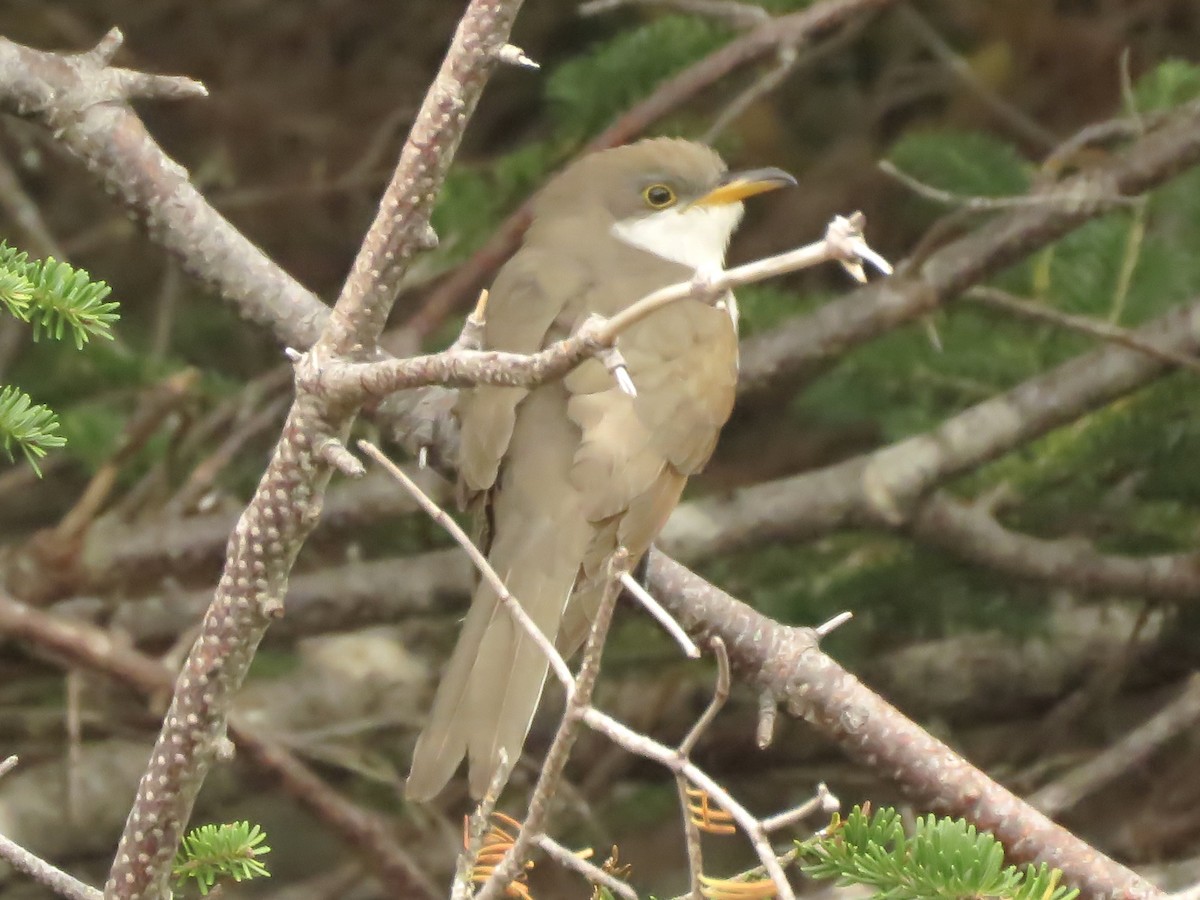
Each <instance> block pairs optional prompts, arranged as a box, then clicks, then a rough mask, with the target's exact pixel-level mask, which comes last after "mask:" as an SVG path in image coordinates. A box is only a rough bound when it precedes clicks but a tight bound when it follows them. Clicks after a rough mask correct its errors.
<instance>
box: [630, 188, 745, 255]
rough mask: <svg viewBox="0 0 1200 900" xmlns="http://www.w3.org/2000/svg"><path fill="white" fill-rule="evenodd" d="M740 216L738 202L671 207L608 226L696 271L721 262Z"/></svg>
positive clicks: (657, 253)
mask: <svg viewBox="0 0 1200 900" xmlns="http://www.w3.org/2000/svg"><path fill="white" fill-rule="evenodd" d="M741 219H742V204H740V203H725V204H721V205H720V206H691V207H684V208H682V209H680V208H678V207H672V208H671V209H664V210H662V211H660V212H656V213H651V214H650V215H648V216H642V217H640V218H635V219H623V220H621V221H620V222H617V223H615V224H614V225H613V226H612V234H613V237H615V238H617V240H620V241H623V242H624V243H626V244H630V245H631V246H634V247H637V248H638V249H640V250H645V251H647V252H649V253H653V254H654V255H655V256H660V257H662V258H663V259H669V260H670V261H671V262H677V263H679V264H680V265H684V266H687V267H688V268H689V269H696V270H699V271H712V270H718V269H721V268H723V267H724V265H725V248H726V247H728V246H729V239H730V238H731V237H733V230H734V229H735V228H737V226H738V222H740V221H741Z"/></svg>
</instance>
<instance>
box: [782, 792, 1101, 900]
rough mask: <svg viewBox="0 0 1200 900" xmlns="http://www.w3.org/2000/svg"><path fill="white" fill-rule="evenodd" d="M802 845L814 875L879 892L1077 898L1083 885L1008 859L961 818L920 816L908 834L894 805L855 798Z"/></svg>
mask: <svg viewBox="0 0 1200 900" xmlns="http://www.w3.org/2000/svg"><path fill="white" fill-rule="evenodd" d="M797 847H798V848H799V851H800V860H801V861H802V868H803V870H804V872H805V874H807V875H808V876H810V877H812V878H817V879H823V880H824V879H836V880H837V882H838V883H839V884H841V885H862V886H864V887H868V888H872V889H874V891H875V894H874V896H875V897H877V898H880V900H937V898H946V900H958V898H962V897H994V898H1003V900H1072V898H1074V897H1075V896H1076V895H1077V894H1078V893H1079V892H1078V891H1076V890H1074V889H1070V888H1065V887H1063V886H1061V885H1060V884H1059V883H1058V881H1059V878H1060V877H1061V874H1062V873H1061V872H1059V870H1057V869H1049V868H1047V867H1046V865H1045V864H1043V865H1041V866H1026V867H1025V868H1024V869H1023V870H1018V869H1017V867H1016V866H1005V865H1004V848H1003V847H1002V846H1001V845H1000V843H999V841H997V840H996V839H995V838H994V837H993V836H992V835H990V834H987V833H979V832H977V831H976V830H975V826H974V825H969V824H967V823H966V822H965V821H963V820H962V819H948V818H942V819H938V818H936V817H934V816H932V815H930V816H927V817H925V818H924V819H918V820H917V823H916V829H915V830H914V832H913V834H912V836H911V837H910V836H909V835H906V834H905V833H904V826H903V825H902V824H901V822H900V816H899V815H898V814H897V813H896V811H895V810H894V809H881V810H879V811H878V812H876V813H874V815H871V814H870V812H869V810H867V809H863V808H860V807H857V806H856V807H855V808H854V810H853V811H852V812H851V813H850V815H849V816H847V817H846V819H844V820H843V819H842V818H841V817H840V816H838V815H836V814H835V815H834V817H833V821H832V822H831V823H830V825H829V827H828V828H826V829H824V830H823V831H821V832H820V833H819V834H818V835H816V836H815V837H813V838H811V839H809V840H807V841H801V842H797Z"/></svg>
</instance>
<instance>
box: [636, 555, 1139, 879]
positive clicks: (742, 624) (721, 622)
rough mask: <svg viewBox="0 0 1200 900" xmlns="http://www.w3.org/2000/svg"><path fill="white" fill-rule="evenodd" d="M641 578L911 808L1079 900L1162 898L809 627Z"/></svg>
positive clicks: (669, 574)
mask: <svg viewBox="0 0 1200 900" xmlns="http://www.w3.org/2000/svg"><path fill="white" fill-rule="evenodd" d="M649 574H650V584H651V585H652V586H653V587H654V588H656V590H657V592H658V594H659V596H662V597H664V599H665V600H666V601H668V602H667V608H668V609H670V610H671V612H672V613H674V614H675V616H676V617H677V618H679V620H680V621H681V622H682V623H683V625H684V627H685V628H688V629H689V630H692V631H693V632H694V633H695V632H699V633H704V634H716V635H720V636H721V638H722V639H723V640H724V641H725V643H726V645H727V647H728V649H729V655H730V660H731V662H732V663H733V665H734V668H735V669H736V670H739V671H740V672H741V673H742V674H743V675H744V676H746V677H748V678H749V679H750V680H751V681H752V682H753V683H754V684H756V685H757V686H759V687H761V688H763V689H764V690H769V691H771V692H772V693H773V694H775V696H777V697H779V698H781V699H782V700H783V701H785V702H786V704H787V708H788V710H789V712H791V713H792V714H793V715H795V716H799V717H802V718H803V719H804V720H805V721H806V722H808V723H809V724H810V725H812V726H813V727H815V728H817V729H818V730H819V731H820V732H821V733H822V734H824V735H825V736H827V737H829V738H831V739H832V740H834V741H835V742H836V743H837V744H838V745H839V746H840V747H841V748H842V749H843V750H844V751H845V752H846V753H847V754H849V755H850V756H851V757H853V758H854V759H857V760H860V761H861V762H863V763H864V764H865V765H868V766H870V767H871V769H872V770H873V771H876V772H880V773H886V774H887V775H888V776H889V777H891V778H893V779H894V780H895V781H896V782H897V783H899V784H900V786H901V787H902V788H904V790H905V791H906V792H907V793H908V794H909V796H910V797H912V799H913V801H914V802H915V803H917V804H918V805H919V806H921V807H925V808H928V809H932V810H936V811H938V812H941V813H944V814H946V815H952V816H963V817H965V818H967V819H969V820H970V821H971V822H973V823H975V824H976V825H977V826H978V827H979V828H982V829H986V830H988V831H991V832H992V833H994V834H995V835H996V838H997V839H998V840H999V841H1000V842H1001V843H1002V844H1003V845H1004V847H1005V850H1006V851H1007V852H1008V854H1009V856H1010V858H1011V859H1012V860H1013V861H1014V862H1027V861H1028V862H1038V861H1044V862H1046V863H1047V864H1049V865H1052V866H1055V867H1057V868H1060V869H1062V870H1063V876H1064V881H1066V882H1067V883H1070V884H1072V885H1074V886H1076V887H1078V888H1080V889H1081V891H1082V892H1083V894H1084V895H1085V896H1086V897H1095V898H1116V897H1123V898H1131V900H1139V898H1159V897H1162V896H1163V895H1162V893H1161V892H1160V891H1159V890H1158V889H1157V888H1155V887H1154V886H1153V885H1152V884H1150V883H1149V882H1147V881H1145V880H1143V879H1142V878H1141V877H1139V876H1138V875H1136V874H1135V873H1134V872H1132V871H1130V870H1129V869H1126V868H1125V867H1124V866H1121V865H1120V864H1118V863H1116V862H1114V861H1113V860H1111V859H1109V858H1108V857H1106V856H1104V855H1103V854H1101V853H1099V852H1097V851H1096V850H1095V849H1094V848H1093V847H1090V846H1088V845H1087V844H1086V843H1084V842H1083V841H1081V840H1080V839H1079V838H1077V837H1075V835H1073V834H1071V833H1070V832H1069V831H1067V830H1066V829H1064V828H1062V827H1061V826H1059V825H1056V824H1055V823H1053V822H1051V821H1050V820H1049V819H1048V818H1046V817H1045V816H1044V815H1043V814H1042V813H1040V812H1038V811H1036V810H1035V809H1033V808H1032V807H1031V806H1029V805H1028V804H1026V803H1024V802H1023V801H1022V800H1021V799H1020V798H1018V797H1016V796H1015V795H1013V794H1012V793H1010V792H1009V791H1007V790H1006V789H1004V788H1003V787H1001V786H1000V785H998V784H996V783H995V782H993V781H992V780H991V779H989V778H988V777H987V776H986V775H985V774H984V773H983V772H980V771H979V770H978V769H976V768H975V767H973V766H972V765H970V763H968V762H967V761H966V760H964V759H963V758H962V757H960V756H958V755H957V754H955V753H954V752H953V751H952V750H951V749H950V748H949V747H947V746H946V745H945V744H943V743H942V742H940V741H938V740H937V739H936V738H934V737H933V736H931V735H930V734H928V733H927V732H926V731H924V730H923V729H921V728H920V727H918V726H917V725H916V724H914V723H913V722H911V721H909V720H908V719H906V718H904V716H902V715H901V714H900V713H899V712H898V711H897V710H895V709H894V708H892V707H891V706H889V705H888V704H887V703H885V702H884V701H883V700H882V699H881V698H880V697H878V696H877V695H876V694H874V693H872V692H871V691H869V690H868V689H867V688H865V687H864V686H863V685H862V683H861V682H859V681H858V679H856V678H854V676H852V675H851V674H850V673H848V672H846V671H845V670H844V669H842V668H841V666H839V665H838V664H837V663H836V662H835V661H834V660H832V659H831V658H830V657H828V656H826V655H825V654H824V653H822V652H821V650H820V649H819V648H818V646H817V642H816V636H815V634H814V633H813V632H812V631H811V630H810V629H802V628H792V627H789V626H784V625H779V624H778V623H776V622H773V621H771V620H770V619H768V618H767V617H766V616H763V615H761V614H759V613H757V612H756V611H755V610H753V609H752V608H751V607H749V606H747V605H746V604H744V603H741V602H739V601H737V600H735V599H734V598H732V597H730V596H729V595H728V594H726V593H724V592H723V591H721V590H720V589H719V588H716V587H714V586H712V585H711V584H709V583H708V582H706V581H704V579H702V578H700V577H699V576H698V575H695V574H693V573H691V572H689V571H688V570H687V569H685V568H684V567H683V566H681V565H679V564H678V563H676V562H674V561H672V560H670V559H669V558H667V557H666V556H664V555H663V554H661V553H659V552H657V551H651V557H650V566H649ZM700 786H701V787H703V786H704V785H700ZM722 806H724V802H723V801H722ZM726 809H728V807H726ZM729 811H730V812H733V810H729Z"/></svg>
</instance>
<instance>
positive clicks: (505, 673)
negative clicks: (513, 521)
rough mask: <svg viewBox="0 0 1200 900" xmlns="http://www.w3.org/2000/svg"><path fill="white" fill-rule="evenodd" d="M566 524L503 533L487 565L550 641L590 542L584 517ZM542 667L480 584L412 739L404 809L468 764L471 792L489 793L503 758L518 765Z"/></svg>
mask: <svg viewBox="0 0 1200 900" xmlns="http://www.w3.org/2000/svg"><path fill="white" fill-rule="evenodd" d="M574 518H576V519H577V524H576V525H575V527H570V526H571V523H569V522H564V521H562V519H561V518H559V519H558V520H557V521H556V520H553V519H551V520H544V521H543V522H542V523H541V527H537V526H534V527H532V528H529V527H527V528H526V529H524V530H520V531H517V530H515V529H505V530H504V531H502V532H500V533H499V534H498V535H497V541H496V543H495V544H494V545H493V547H492V554H491V559H490V562H491V564H492V566H493V567H494V568H495V569H496V571H497V572H498V573H499V574H500V576H501V577H502V578H503V579H504V580H505V584H506V586H507V587H508V589H509V592H510V593H511V594H512V595H513V596H514V597H516V598H517V600H518V601H519V602H520V603H521V606H522V607H523V608H524V609H525V611H526V612H527V613H528V614H529V616H530V618H531V619H533V621H534V623H535V624H536V625H537V626H538V627H539V628H540V629H541V630H542V632H543V633H544V634H545V635H547V636H548V637H549V638H550V640H551V641H553V640H554V637H555V635H556V634H557V632H558V625H559V622H560V620H561V619H562V615H563V610H564V609H565V607H566V604H567V600H568V598H569V597H570V594H571V589H572V588H573V587H574V584H575V577H576V575H577V573H578V571H579V563H580V560H581V559H582V556H583V552H584V547H585V544H586V542H587V534H588V532H589V530H590V529H588V528H587V525H586V522H585V521H584V520H583V519H582V517H581V516H576V517H574ZM547 669H548V664H547V661H546V658H545V656H544V655H543V654H542V651H541V650H540V649H539V648H538V647H537V645H536V644H535V643H534V642H533V640H532V638H530V637H529V636H528V635H527V634H526V633H525V631H524V630H523V629H521V628H520V626H518V625H517V623H516V622H515V621H514V620H513V618H512V617H511V616H510V615H509V614H508V613H507V612H506V611H505V610H504V609H503V608H502V605H501V604H500V602H499V599H498V598H497V596H496V593H495V591H494V590H493V589H492V588H491V586H490V585H489V584H488V583H487V582H486V581H484V582H481V583H480V585H479V587H478V588H477V590H476V592H475V597H474V600H473V602H472V604H471V610H470V612H469V613H468V614H467V619H466V622H465V623H464V625H463V630H462V634H461V636H460V637H459V641H458V645H457V646H456V647H455V649H454V654H453V655H452V656H451V658H450V664H449V666H448V667H447V669H446V673H445V674H444V675H443V676H442V681H441V684H440V685H439V687H438V691H437V696H436V698H435V700H434V705H433V711H432V712H431V714H430V719H429V725H428V726H427V727H426V729H425V731H424V732H423V733H422V734H421V736H420V738H419V739H418V740H417V746H416V749H415V750H414V752H413V762H412V771H411V773H410V774H409V777H408V781H407V783H406V785H405V793H406V795H407V796H408V798H409V799H411V800H417V801H420V800H427V799H429V798H431V797H433V796H434V795H435V794H437V793H438V792H439V791H440V790H441V789H442V787H443V786H445V784H446V782H448V781H449V780H450V778H451V777H452V776H453V775H454V772H455V771H456V770H457V769H458V765H459V763H460V761H461V760H462V758H463V756H464V755H466V756H468V757H469V760H468V761H469V765H470V788H471V794H472V795H473V796H475V797H480V796H482V795H483V793H484V791H486V790H487V786H488V783H489V782H490V781H491V778H492V776H493V774H494V773H495V771H496V767H497V765H498V764H499V761H500V751H501V750H503V751H504V752H505V754H506V756H507V758H508V761H509V763H510V764H511V763H515V762H516V760H517V757H518V755H519V754H520V752H521V747H522V745H523V744H524V742H525V737H526V735H527V734H528V733H529V726H530V724H531V722H532V720H533V714H534V712H535V711H536V710H537V705H538V700H539V698H540V697H541V693H542V686H543V684H544V682H545V678H546V672H547Z"/></svg>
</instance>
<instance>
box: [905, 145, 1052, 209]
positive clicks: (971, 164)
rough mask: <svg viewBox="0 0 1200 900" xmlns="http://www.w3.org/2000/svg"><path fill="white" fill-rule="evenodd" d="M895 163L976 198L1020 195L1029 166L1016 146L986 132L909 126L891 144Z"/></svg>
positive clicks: (927, 180)
mask: <svg viewBox="0 0 1200 900" xmlns="http://www.w3.org/2000/svg"><path fill="white" fill-rule="evenodd" d="M889 158H890V159H891V162H892V164H893V165H895V166H896V168H898V169H900V170H901V171H902V172H905V173H906V174H908V175H911V176H912V177H913V178H916V179H917V180H918V181H921V182H924V183H925V184H929V185H932V186H933V187H936V188H940V189H941V190H944V191H953V192H954V193H958V194H966V195H970V196H981V197H1002V196H1008V195H1012V194H1022V193H1024V192H1025V191H1026V190H1027V189H1028V187H1029V176H1028V174H1027V169H1028V165H1027V164H1026V162H1025V160H1024V159H1022V157H1021V155H1020V154H1019V153H1018V152H1017V150H1016V148H1015V147H1013V146H1012V145H1011V144H1007V143H1005V142H1004V141H1001V140H998V139H997V138H995V137H994V136H992V135H990V134H983V133H982V132H976V131H954V130H951V129H936V130H935V129H930V130H924V131H911V132H908V133H907V134H905V135H904V136H903V137H901V138H900V140H898V141H896V143H895V144H893V145H892V149H891V152H890V153H889Z"/></svg>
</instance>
